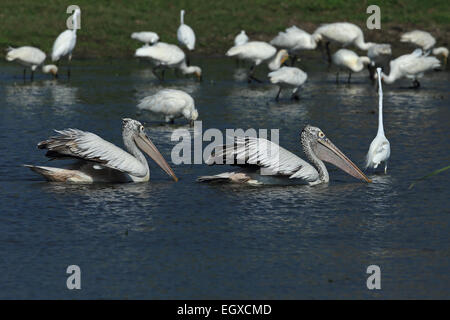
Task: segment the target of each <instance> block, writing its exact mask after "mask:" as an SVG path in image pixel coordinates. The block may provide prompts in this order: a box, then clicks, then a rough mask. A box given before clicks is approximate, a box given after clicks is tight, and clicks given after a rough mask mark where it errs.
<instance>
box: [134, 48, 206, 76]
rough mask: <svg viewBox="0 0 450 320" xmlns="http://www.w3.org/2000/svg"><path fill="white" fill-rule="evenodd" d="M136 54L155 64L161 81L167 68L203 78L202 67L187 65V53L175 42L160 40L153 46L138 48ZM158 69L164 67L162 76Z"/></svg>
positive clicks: (154, 68)
mask: <svg viewBox="0 0 450 320" xmlns="http://www.w3.org/2000/svg"><path fill="white" fill-rule="evenodd" d="M135 56H136V57H138V58H146V59H150V61H152V62H153V64H154V67H153V69H152V71H153V74H154V75H155V76H156V77H157V78H158V79H159V80H161V81H162V80H164V72H165V70H166V69H167V68H169V69H176V70H180V71H181V73H183V74H184V75H190V74H194V75H196V76H197V78H198V79H199V80H201V78H202V69H200V67H197V66H187V64H186V60H185V59H186V55H185V54H184V52H183V50H181V49H180V48H179V47H177V46H176V45H174V44H168V43H165V42H158V43H156V44H154V45H152V46H144V47H142V48H139V49H137V50H136V53H135ZM158 69H162V71H161V76H159V75H158V74H157V73H156V71H157V70H158Z"/></svg>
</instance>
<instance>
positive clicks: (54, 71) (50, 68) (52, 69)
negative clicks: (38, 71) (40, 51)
mask: <svg viewBox="0 0 450 320" xmlns="http://www.w3.org/2000/svg"><path fill="white" fill-rule="evenodd" d="M42 72H43V73H47V74H51V75H53V78H58V67H57V66H56V65H54V64H46V65H45V66H42Z"/></svg>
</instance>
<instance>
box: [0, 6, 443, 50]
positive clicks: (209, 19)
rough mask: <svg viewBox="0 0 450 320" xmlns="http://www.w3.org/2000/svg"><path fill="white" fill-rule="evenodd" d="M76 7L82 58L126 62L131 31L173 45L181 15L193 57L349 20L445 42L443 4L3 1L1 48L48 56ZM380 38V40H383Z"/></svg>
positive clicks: (378, 34) (375, 34)
mask: <svg viewBox="0 0 450 320" xmlns="http://www.w3.org/2000/svg"><path fill="white" fill-rule="evenodd" d="M70 4H77V5H79V6H80V8H81V30H79V31H78V40H77V41H78V42H77V47H76V49H75V52H74V55H75V56H76V57H78V58H80V57H130V56H132V55H133V52H134V50H135V49H136V48H137V47H139V46H140V44H139V43H138V42H136V41H134V40H132V39H131V38H130V34H131V33H132V32H134V31H154V32H157V33H158V34H159V35H160V37H161V40H162V41H165V42H171V43H176V42H177V40H176V31H177V28H178V25H179V11H180V9H185V10H186V16H185V22H186V23H187V24H188V25H190V26H191V27H192V28H193V29H194V31H195V33H196V36H197V43H198V44H197V50H196V51H197V52H200V53H208V54H211V53H221V54H223V53H224V52H225V51H226V49H227V48H229V47H230V46H231V44H232V43H233V39H234V36H235V35H236V34H237V33H238V32H239V31H240V30H241V29H245V30H246V31H247V33H248V34H249V36H250V37H251V38H252V39H260V40H268V39H270V38H272V37H273V36H274V35H276V34H277V33H278V32H279V31H280V30H283V29H284V28H286V27H288V26H290V25H293V24H296V25H297V26H299V27H301V28H304V29H306V30H307V31H310V32H311V31H313V30H314V28H315V27H317V26H318V25H319V24H320V23H325V22H336V21H349V22H353V23H356V24H358V25H360V26H363V27H364V29H363V30H364V32H365V33H366V36H367V38H368V39H369V40H373V39H377V38H382V39H384V41H387V42H394V41H398V35H397V34H395V36H394V37H393V38H392V39H391V38H390V37H389V34H391V35H392V33H395V32H397V33H398V32H400V31H402V30H403V31H406V30H409V29H412V28H424V29H426V30H429V31H431V32H432V33H433V34H435V35H436V36H437V37H438V40H439V38H441V39H442V40H443V41H447V39H448V33H449V32H448V31H449V22H450V10H449V9H448V1H441V0H439V1H424V0H409V1H406V0H402V1H389V0H386V1H374V2H372V1H370V2H368V1H343V0H331V1H324V0H295V1H282V0H276V1H274V0H248V1H243V0H226V1H217V0H214V1H212V0H209V1H207V0H203V1H200V0H189V1H183V0H175V1H168V0H146V1H144V0H137V1H133V0H130V1H118V0H116V1H106V0H90V1H87V0H78V1H74V2H68V1H62V0H53V1H36V0H2V1H1V9H0V10H1V11H0V21H2V27H1V28H0V47H4V48H6V47H8V46H9V45H13V46H22V45H33V46H36V47H39V48H41V49H42V50H44V51H45V52H47V53H49V52H50V50H51V46H52V44H53V41H54V40H55V38H56V37H57V36H58V34H59V33H60V32H62V31H63V30H65V29H66V19H67V17H68V14H66V8H67V6H68V5H70ZM370 4H377V5H379V6H380V7H381V19H382V20H381V21H382V30H381V31H379V30H375V31H368V30H366V29H365V21H366V19H367V17H368V15H367V14H366V8H367V6H368V5H370ZM383 36H384V38H383Z"/></svg>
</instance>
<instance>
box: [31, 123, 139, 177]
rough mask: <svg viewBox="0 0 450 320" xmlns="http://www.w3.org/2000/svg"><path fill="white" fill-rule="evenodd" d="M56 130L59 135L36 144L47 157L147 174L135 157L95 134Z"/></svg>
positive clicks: (129, 172)
mask: <svg viewBox="0 0 450 320" xmlns="http://www.w3.org/2000/svg"><path fill="white" fill-rule="evenodd" d="M56 132H57V133H58V134H59V135H57V136H54V137H50V138H49V139H48V140H45V141H42V142H40V143H39V144H38V148H39V149H47V150H48V152H47V154H46V156H47V157H49V158H52V159H58V158H59V159H65V158H75V159H80V160H85V161H90V162H94V163H97V164H99V165H101V166H103V167H107V168H111V169H115V170H118V171H121V172H125V173H128V174H131V175H133V176H137V177H143V176H145V175H146V174H147V169H146V168H145V167H144V166H143V165H142V164H141V163H140V162H139V161H138V160H137V159H136V158H135V157H133V156H132V155H131V154H129V153H128V152H126V151H124V150H122V149H121V148H119V147H116V146H115V145H113V144H112V143H110V142H108V141H106V140H103V139H102V138H100V137H99V136H97V135H96V134H93V133H91V132H86V131H81V130H78V129H66V130H62V131H58V130H56Z"/></svg>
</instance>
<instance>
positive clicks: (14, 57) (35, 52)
mask: <svg viewBox="0 0 450 320" xmlns="http://www.w3.org/2000/svg"><path fill="white" fill-rule="evenodd" d="M6 51H7V54H6V60H7V61H16V62H18V63H19V64H21V65H22V66H24V68H23V80H25V73H26V67H30V68H31V76H30V80H31V81H33V78H34V71H35V70H36V68H37V67H39V66H40V65H41V64H43V63H44V61H45V57H46V55H45V53H44V52H43V51H42V50H40V49H38V48H35V47H30V46H23V47H19V48H12V47H9V48H8V49H7V50H6Z"/></svg>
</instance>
